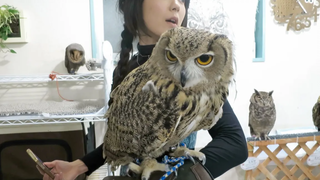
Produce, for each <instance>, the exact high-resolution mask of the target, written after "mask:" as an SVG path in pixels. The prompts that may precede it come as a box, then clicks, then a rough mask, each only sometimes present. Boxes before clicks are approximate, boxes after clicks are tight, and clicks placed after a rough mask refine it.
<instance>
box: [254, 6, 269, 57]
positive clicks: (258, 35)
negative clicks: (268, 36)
mask: <svg viewBox="0 0 320 180" xmlns="http://www.w3.org/2000/svg"><path fill="white" fill-rule="evenodd" d="M255 28H256V29H255V33H254V34H255V58H254V59H253V62H264V59H265V56H264V55H265V28H266V27H265V2H264V0H259V2H258V8H257V13H256V26H255Z"/></svg>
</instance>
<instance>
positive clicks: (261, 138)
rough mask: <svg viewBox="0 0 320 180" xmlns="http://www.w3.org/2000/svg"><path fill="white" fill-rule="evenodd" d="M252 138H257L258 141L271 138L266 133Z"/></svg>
mask: <svg viewBox="0 0 320 180" xmlns="http://www.w3.org/2000/svg"><path fill="white" fill-rule="evenodd" d="M254 139H255V140H257V139H259V141H261V140H271V138H269V136H268V135H264V136H256V137H255V138H254Z"/></svg>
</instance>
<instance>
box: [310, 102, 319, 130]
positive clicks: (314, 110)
mask: <svg viewBox="0 0 320 180" xmlns="http://www.w3.org/2000/svg"><path fill="white" fill-rule="evenodd" d="M312 119H313V124H314V125H315V126H316V127H317V128H318V131H320V96H319V97H318V100H317V102H316V103H315V104H314V105H313V108H312Z"/></svg>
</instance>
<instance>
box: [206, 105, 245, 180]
mask: <svg viewBox="0 0 320 180" xmlns="http://www.w3.org/2000/svg"><path fill="white" fill-rule="evenodd" d="M209 134H210V135H211V137H212V141H211V142H210V143H209V144H208V145H207V146H205V147H204V148H203V149H201V150H200V151H201V152H203V153H204V154H205V155H206V158H207V161H206V164H205V166H206V167H207V168H208V169H209V171H210V173H211V174H212V176H213V177H214V178H216V177H218V176H220V175H221V174H223V173H225V172H226V171H228V170H229V169H231V168H233V167H235V166H237V165H239V164H241V163H242V162H244V161H245V160H246V159H247V157H248V149H247V143H246V139H245V136H244V133H243V130H242V128H241V126H240V123H239V121H238V119H237V117H236V115H235V114H234V112H233V110H232V108H231V106H230V104H229V102H228V100H226V101H225V104H224V106H223V115H222V117H221V119H220V120H219V121H218V122H217V124H216V125H214V126H213V127H212V128H211V129H210V130H209Z"/></svg>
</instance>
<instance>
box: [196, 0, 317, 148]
mask: <svg viewBox="0 0 320 180" xmlns="http://www.w3.org/2000/svg"><path fill="white" fill-rule="evenodd" d="M227 2H228V3H232V4H233V5H232V6H229V5H228V6H226V7H225V8H227V12H228V15H229V17H230V20H231V22H232V26H233V32H234V36H235V43H236V55H237V59H236V61H237V68H238V69H237V76H236V81H237V86H236V87H237V91H238V92H237V93H238V94H237V98H236V99H235V100H234V96H230V97H229V101H230V103H231V105H232V107H233V109H234V111H235V114H236V115H237V117H238V119H239V121H240V123H241V126H242V128H243V130H244V132H245V134H246V136H250V131H249V128H248V116H249V99H250V97H251V95H252V93H253V92H254V90H253V89H254V88H255V89H257V90H261V91H271V90H274V93H273V97H274V101H275V105H276V109H277V120H276V123H275V126H274V128H273V130H272V132H271V134H273V133H275V132H274V131H275V130H277V129H278V130H279V129H291V128H301V127H312V126H313V122H312V113H311V112H312V111H311V110H312V107H313V105H314V103H315V102H316V100H317V98H318V96H319V95H320V83H319V82H320V71H319V67H320V56H319V47H320V34H319V32H320V25H319V24H317V23H314V22H313V21H312V25H311V28H310V29H308V30H304V31H301V32H294V31H292V30H290V31H288V32H287V31H286V25H280V24H277V23H276V22H275V21H274V17H273V12H272V9H271V6H270V5H269V1H265V3H266V29H265V32H266V33H265V54H266V56H265V62H252V46H253V44H252V43H251V42H252V40H253V39H252V34H251V33H252V30H251V27H250V26H251V20H250V19H248V13H250V12H248V8H246V7H247V6H248V5H247V4H245V3H243V2H241V1H240V2H239V1H234V0H228V1H227ZM245 9H247V11H246V10H245ZM232 95H233V94H232ZM210 139H211V138H210V136H209V135H208V134H207V132H203V131H200V132H199V134H198V139H197V145H196V146H197V147H202V146H203V145H206V142H208V141H209V140H210Z"/></svg>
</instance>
